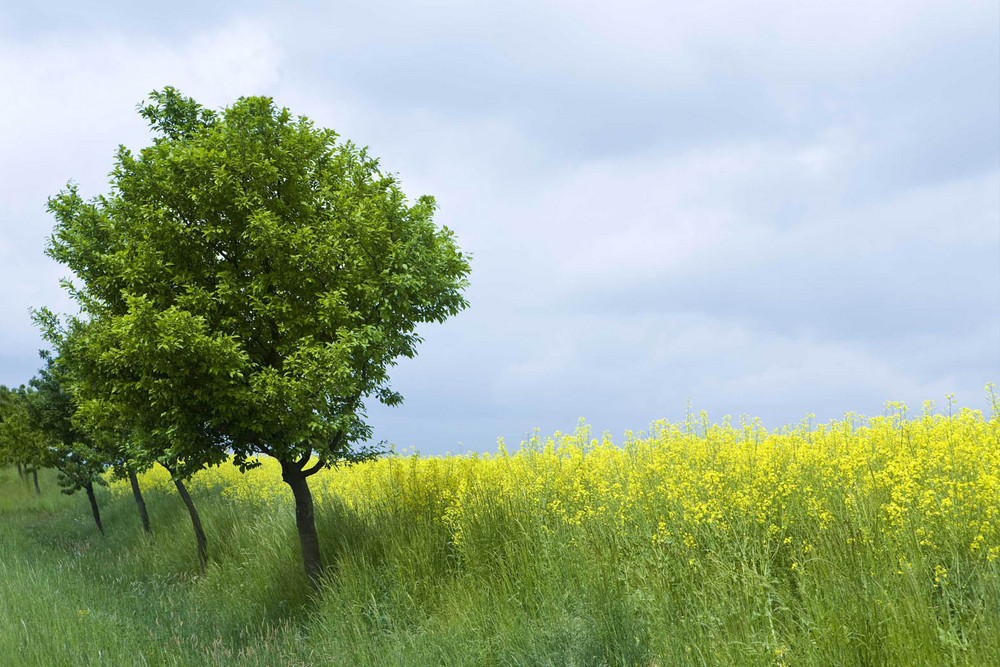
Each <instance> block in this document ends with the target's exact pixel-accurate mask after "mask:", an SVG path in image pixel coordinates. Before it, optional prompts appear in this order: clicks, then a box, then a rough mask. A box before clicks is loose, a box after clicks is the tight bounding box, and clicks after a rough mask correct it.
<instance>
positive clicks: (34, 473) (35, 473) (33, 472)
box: [31, 470, 42, 493]
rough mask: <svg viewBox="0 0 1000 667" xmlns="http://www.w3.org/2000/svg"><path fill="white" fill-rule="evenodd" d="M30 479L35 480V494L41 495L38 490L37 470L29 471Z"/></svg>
mask: <svg viewBox="0 0 1000 667" xmlns="http://www.w3.org/2000/svg"><path fill="white" fill-rule="evenodd" d="M31 477H32V479H34V480H35V493H41V492H42V490H41V489H39V488H38V471H37V470H32V471H31Z"/></svg>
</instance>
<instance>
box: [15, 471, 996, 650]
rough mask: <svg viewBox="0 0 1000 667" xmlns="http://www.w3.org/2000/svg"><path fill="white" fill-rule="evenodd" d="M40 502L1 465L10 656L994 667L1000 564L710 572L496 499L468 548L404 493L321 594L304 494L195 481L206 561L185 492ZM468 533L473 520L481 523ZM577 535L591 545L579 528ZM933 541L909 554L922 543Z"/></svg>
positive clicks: (772, 566) (340, 519)
mask: <svg viewBox="0 0 1000 667" xmlns="http://www.w3.org/2000/svg"><path fill="white" fill-rule="evenodd" d="M41 484H42V492H43V493H42V495H40V496H39V495H36V494H35V493H34V490H33V489H32V488H31V487H30V486H29V485H28V484H25V483H23V482H21V481H20V480H18V478H17V475H16V473H14V472H13V471H11V470H2V471H0V664H18V665H39V666H45V667H50V666H53V665H203V664H204V665H236V664H239V665H297V664H298V665H326V664H330V665H372V666H375V665H379V666H382V665H419V664H429V665H441V664H447V665H605V664H606V665H675V664H691V665H706V664H707V665H734V664H735V665H775V664H787V665H831V664H837V665H912V664H926V665H938V664H942V665H946V664H962V665H989V664H996V662H997V656H1000V578H998V575H1000V572H998V568H997V567H996V563H993V564H991V569H989V568H988V569H978V570H975V571H965V570H963V563H964V562H965V561H964V560H963V559H962V557H961V554H956V555H955V559H954V563H953V567H950V568H949V583H948V585H947V586H935V585H934V584H933V571H932V568H930V565H929V564H928V563H926V562H921V561H920V560H919V558H918V556H915V558H916V560H915V561H914V563H913V566H912V568H911V569H910V571H909V574H908V575H907V576H902V577H901V576H900V575H899V574H898V572H897V571H896V567H895V565H893V564H890V563H886V562H884V561H883V560H882V559H879V558H877V557H875V556H874V555H873V554H874V552H867V551H864V550H862V551H852V550H850V549H845V548H843V544H844V542H843V538H844V537H845V536H844V535H840V534H837V532H836V531H831V532H830V533H829V534H828V537H827V539H828V543H822V542H821V543H819V544H817V545H816V553H815V557H814V558H813V560H812V561H811V562H810V563H808V566H803V568H802V569H801V570H795V571H791V570H790V569H789V564H788V563H782V562H777V561H776V560H775V557H774V553H772V552H768V551H767V549H766V548H765V547H764V546H762V545H761V544H760V543H759V542H750V541H748V542H747V543H746V544H735V543H729V544H719V545H712V546H711V547H710V549H709V552H710V553H712V554H715V555H714V556H713V557H710V558H706V559H705V560H704V562H702V563H701V564H700V565H699V566H698V567H678V564H677V563H674V562H672V561H670V560H668V559H667V558H666V557H664V556H661V555H658V554H662V553H663V552H662V551H657V550H654V549H650V548H646V546H645V545H637V544H631V543H628V542H627V541H625V540H623V539H622V538H621V537H620V535H619V534H618V533H617V532H616V531H615V530H614V527H613V526H612V525H610V524H609V525H608V526H607V528H606V529H597V530H594V531H591V532H590V533H589V534H588V535H587V536H586V537H585V543H582V544H577V545H576V546H573V547H569V546H566V540H565V539H563V538H566V537H567V536H568V535H567V536H559V535H555V536H553V535H551V534H548V533H543V532H542V528H541V525H540V524H538V523H537V522H532V521H531V517H530V515H528V514H525V513H523V512H520V510H519V508H517V507H513V506H510V507H508V506H504V505H503V504H496V505H493V506H492V507H493V510H492V513H490V514H488V515H486V516H484V517H483V518H482V521H481V522H479V523H478V524H477V525H476V526H474V527H470V531H472V532H469V533H468V534H467V535H466V536H465V540H466V541H465V543H464V545H463V549H462V550H461V551H460V552H459V551H458V550H456V549H455V548H454V547H453V545H452V544H451V543H450V541H449V539H448V531H447V529H446V528H445V527H444V526H442V525H441V524H440V523H434V522H428V521H425V520H421V519H420V514H419V513H418V512H417V511H416V510H414V511H412V512H411V511H407V509H406V508H405V507H403V506H394V505H386V506H385V507H384V508H383V509H382V510H380V511H377V512H376V511H369V512H367V513H365V514H358V513H355V512H353V511H351V510H349V509H348V508H346V507H345V506H342V505H339V504H337V503H336V502H328V503H325V504H324V505H322V506H321V507H320V508H319V510H318V517H317V520H318V528H319V531H320V536H321V539H322V540H323V546H324V548H325V553H324V556H325V560H326V562H327V563H329V564H330V567H329V568H328V574H327V578H326V581H325V584H324V586H323V587H322V589H321V592H320V593H318V594H316V595H312V594H310V592H309V590H308V588H307V587H306V585H305V577H304V574H303V573H302V570H301V562H300V559H299V553H298V545H297V538H296V535H295V532H294V519H293V516H292V509H291V507H283V506H281V505H272V504H267V503H264V502H263V501H261V504H259V505H252V504H249V503H242V504H238V503H236V502H235V501H232V500H228V499H226V498H224V497H222V495H221V494H219V493H218V492H217V490H212V489H201V490H198V491H193V495H194V497H195V502H196V503H197V504H198V507H199V510H200V512H201V513H202V516H203V521H204V523H205V529H206V532H207V534H208V538H209V549H210V552H211V564H210V567H209V569H208V572H207V574H206V575H205V576H201V575H200V574H199V570H198V565H197V560H196V554H195V549H194V542H193V536H192V534H191V527H190V524H189V523H188V519H187V515H186V514H185V512H184V509H183V506H182V505H181V503H180V501H179V499H178V498H177V497H176V495H174V494H171V493H168V492H166V491H159V492H157V491H149V492H148V493H147V503H148V505H149V511H150V515H151V518H152V521H153V528H154V534H153V535H152V536H151V537H147V536H146V535H144V534H143V533H142V530H141V528H140V525H139V520H138V517H137V515H136V511H135V507H134V505H133V504H132V502H131V499H130V498H129V497H119V498H116V499H112V498H111V497H110V494H109V493H108V492H107V491H106V490H103V489H101V490H99V499H100V501H101V503H102V511H103V514H104V523H105V526H106V529H107V531H108V535H107V537H106V538H103V539H102V538H101V537H100V536H98V535H97V533H96V530H95V528H94V526H93V523H92V521H91V518H90V513H89V507H88V505H87V501H86V498H85V496H83V495H82V494H80V495H76V496H65V495H62V494H60V493H58V492H57V490H56V487H55V482H54V479H53V475H50V474H47V473H46V474H43V476H42V478H41ZM472 528H474V529H475V530H474V531H473V530H472ZM575 537H577V538H579V537H580V536H579V535H576V536H575ZM918 553H919V552H918V551H917V550H915V551H914V554H918Z"/></svg>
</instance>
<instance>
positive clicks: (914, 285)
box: [0, 0, 1000, 453]
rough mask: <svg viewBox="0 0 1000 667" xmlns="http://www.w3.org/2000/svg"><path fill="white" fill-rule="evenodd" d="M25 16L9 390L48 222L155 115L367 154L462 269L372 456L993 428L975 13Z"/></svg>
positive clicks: (496, 8)
mask: <svg viewBox="0 0 1000 667" xmlns="http://www.w3.org/2000/svg"><path fill="white" fill-rule="evenodd" d="M141 4H143V3H134V2H131V1H128V2H126V1H124V0H120V1H113V2H107V1H105V2H99V3H98V2H86V1H84V2H80V1H75V2H72V3H47V8H40V7H38V6H35V5H32V4H30V3H16V4H15V5H13V6H7V7H5V8H4V11H3V13H2V14H0V99H2V100H3V104H2V105H0V232H2V234H0V287H2V294H0V383H5V384H8V385H12V384H20V383H22V382H25V381H27V380H28V378H29V377H30V376H31V375H32V373H33V372H34V371H35V369H36V368H37V367H38V365H39V360H38V357H37V349H38V348H39V347H40V346H41V341H40V339H39V337H38V335H37V334H36V332H35V331H34V330H33V328H32V325H31V322H30V320H29V317H28V309H29V307H32V306H41V305H48V306H50V307H53V308H55V309H56V310H61V311H63V312H67V311H69V310H70V309H71V306H70V304H69V301H68V299H67V298H66V296H65V295H64V294H63V293H62V291H61V290H60V287H59V284H58V281H59V279H60V278H61V277H65V276H66V271H65V270H64V269H63V268H62V267H60V266H58V265H56V264H54V263H53V262H51V261H50V260H48V259H46V258H45V257H44V256H43V254H42V252H43V247H44V244H45V239H46V238H47V236H48V234H49V233H50V231H51V228H52V224H53V221H52V219H51V218H50V217H49V216H48V215H47V214H46V212H45V201H46V198H47V197H48V196H50V195H53V194H55V193H56V192H58V191H59V190H60V189H61V188H62V187H63V186H64V185H65V183H66V182H67V181H68V180H70V179H72V180H74V181H76V182H78V183H79V184H80V186H81V190H82V192H83V194H84V195H85V196H94V195H97V194H101V193H103V192H106V191H107V180H108V179H107V173H108V171H109V170H110V168H111V165H112V155H113V152H114V149H115V147H116V146H117V145H118V144H119V143H123V144H126V145H128V146H130V147H133V148H138V147H141V146H143V145H145V144H146V143H147V142H148V141H149V134H148V132H147V130H146V126H145V123H144V122H143V121H142V119H141V118H139V116H138V115H137V114H136V113H135V105H136V103H138V102H139V101H141V100H142V99H143V98H144V96H145V95H146V93H148V92H149V91H151V90H153V89H154V88H162V87H163V86H165V85H173V86H176V87H178V88H179V89H180V90H181V91H182V92H184V93H185V94H188V95H191V96H193V97H195V98H196V99H197V100H199V101H200V102H202V103H203V104H205V105H206V106H212V107H219V106H222V105H225V104H228V103H231V102H232V101H233V100H235V99H236V98H237V97H239V96H241V95H253V94H265V95H271V96H273V97H274V98H275V100H276V101H277V102H278V104H280V105H283V106H287V107H289V108H290V109H291V110H292V111H293V112H294V113H296V114H303V115H306V116H309V117H310V118H312V119H313V120H314V121H316V122H317V124H319V125H322V126H326V127H331V128H333V129H335V130H337V131H338V132H340V133H341V135H342V136H344V137H346V138H350V139H352V140H353V141H355V142H356V143H359V144H363V145H368V146H369V147H370V149H371V151H372V153H373V154H374V155H376V156H379V157H380V158H381V160H382V165H383V167H384V168H385V169H387V170H388V171H392V172H395V173H397V174H398V175H399V177H400V179H401V181H402V184H403V187H404V190H405V191H406V192H407V193H408V194H409V195H410V196H413V197H416V196H419V195H421V194H432V195H434V196H435V197H436V198H437V200H438V203H439V204H440V207H441V208H440V211H439V212H438V215H437V218H436V219H437V222H438V223H439V224H444V225H447V226H449V227H451V228H452V229H454V230H455V231H456V233H457V236H458V240H459V243H460V245H461V246H462V248H463V249H465V250H467V251H469V252H471V253H472V255H473V262H472V266H473V271H472V276H471V281H472V285H471V287H470V289H469V290H468V298H469V300H470V302H471V307H470V308H469V309H468V310H467V311H466V312H464V313H463V314H461V315H459V316H458V317H456V318H454V319H452V320H450V321H448V322H447V323H445V324H438V325H433V326H426V327H424V328H422V329H421V332H422V334H423V335H424V336H425V338H426V341H425V343H424V344H423V346H422V347H421V348H420V351H419V355H418V356H417V358H416V359H414V360H404V361H403V362H402V363H400V365H399V366H398V367H397V368H396V369H395V372H394V374H393V379H394V385H395V388H396V389H397V390H399V391H401V392H402V393H403V395H404V396H405V398H406V402H405V403H404V405H403V406H401V407H397V408H392V409H387V408H382V407H375V408H373V409H372V410H371V412H370V416H371V418H372V423H373V425H374V427H375V437H376V439H378V440H387V441H390V442H393V443H395V444H396V445H397V447H398V448H400V449H405V448H417V449H419V450H420V451H421V452H424V453H443V452H445V451H455V452H457V451H469V450H490V449H493V447H494V446H495V442H496V439H497V437H498V436H503V437H504V438H505V439H506V440H507V441H508V444H516V443H517V442H519V441H520V440H521V439H522V438H523V437H525V435H526V434H529V433H530V432H531V431H532V429H534V428H536V427H537V428H540V429H541V431H542V433H543V434H544V433H551V432H552V431H554V430H556V429H562V430H570V429H572V428H573V426H574V425H575V423H576V421H577V419H578V418H579V417H585V418H586V419H587V420H588V422H590V423H591V424H592V425H593V426H594V428H595V430H597V431H598V432H600V431H602V430H608V431H610V432H611V433H612V435H613V436H614V437H615V439H616V441H619V440H620V438H621V434H622V432H623V431H624V430H625V429H629V428H630V429H635V430H640V429H644V428H646V427H647V426H648V424H649V423H650V422H651V421H653V420H656V419H661V418H667V419H671V420H678V419H683V416H684V413H685V409H686V404H687V401H688V400H689V399H690V401H691V403H692V405H693V406H694V409H695V410H699V409H704V410H707V411H708V413H709V416H710V417H711V418H712V419H713V420H721V419H722V418H723V417H724V416H726V415H733V416H734V417H738V416H739V415H741V414H749V415H752V416H759V417H761V418H762V419H763V420H764V422H765V424H766V425H768V426H771V427H775V426H780V425H782V424H786V423H794V422H798V421H800V420H801V419H803V418H804V417H805V416H806V415H807V414H809V413H814V414H815V415H816V418H817V419H818V420H819V421H826V420H829V419H831V418H836V417H839V416H841V415H843V414H844V413H845V412H848V411H852V412H859V413H866V414H880V413H881V412H882V411H883V407H884V404H885V402H886V401H896V400H901V401H905V402H907V403H908V404H910V406H911V407H912V408H914V409H917V410H919V408H920V406H921V403H922V402H923V401H924V400H927V399H930V400H934V401H935V402H937V403H938V404H939V405H940V404H944V403H946V398H945V395H946V394H948V393H954V394H955V395H956V400H957V402H958V403H959V404H960V405H965V406H969V407H973V408H977V409H983V410H984V411H986V410H988V404H987V401H986V400H985V394H984V390H983V388H984V386H985V385H986V384H987V383H988V382H997V381H998V380H1000V5H998V4H997V2H996V1H995V0H987V1H984V2H962V1H957V2H956V1H951V0H949V1H939V2H930V3H928V2H921V1H920V0H916V1H914V0H908V1H907V2H902V1H898V2H897V1H891V0H890V1H880V2H877V3H871V2H867V1H864V2H860V1H859V2H852V1H850V0H848V1H841V2H836V3H803V2H795V1H792V2H767V3H742V2H713V1H703V2H690V1H688V2H682V3H680V2H678V3H670V4H667V3H663V2H637V3H621V2H618V3H609V2H602V3H596V2H595V3H583V2H578V1H577V2H568V1H557V2H547V3H546V2H539V1H537V0H533V1H531V2H518V1H516V0H514V1H512V0H504V1H503V2H487V1H484V0H478V1H476V2H437V3H430V4H423V5H420V6H418V5H417V4H415V3H399V4H396V5H390V4H385V3H374V2H341V3H300V4H298V5H295V4H292V3H277V2H239V3H228V2H204V1H199V2H192V1H189V0H181V1H179V2H173V3H171V4H170V6H169V7H165V6H163V5H162V4H153V3H149V4H148V8H146V7H144V6H141Z"/></svg>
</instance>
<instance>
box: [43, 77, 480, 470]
mask: <svg viewBox="0 0 1000 667" xmlns="http://www.w3.org/2000/svg"><path fill="white" fill-rule="evenodd" d="M140 113H141V114H142V115H143V116H144V117H145V118H146V119H147V120H148V121H149V123H150V126H151V127H152V129H153V130H154V132H156V133H157V137H156V139H155V140H154V142H153V144H152V145H151V146H149V147H147V148H145V149H143V150H141V151H140V152H139V153H138V154H137V155H136V154H133V153H132V152H131V151H129V150H128V149H126V148H124V147H122V148H120V149H119V151H118V153H117V156H116V165H115V168H114V171H113V172H112V175H111V177H112V189H111V192H110V193H109V194H108V195H106V196H102V197H98V198H96V199H93V200H90V201H85V200H84V199H83V198H82V197H81V196H80V195H79V194H78V191H77V189H76V188H75V187H74V186H70V187H69V188H68V189H67V190H66V191H64V192H62V193H61V194H60V195H58V196H56V197H54V198H52V200H50V210H51V211H52V213H53V215H54V216H55V218H56V221H57V224H56V229H55V233H54V235H53V238H52V242H51V244H50V246H49V249H48V252H49V254H50V256H52V257H53V258H55V259H57V260H58V261H60V262H62V263H64V264H66V265H67V266H68V267H69V268H71V269H72V270H73V272H74V273H75V274H76V276H77V277H78V278H79V282H78V283H77V284H70V285H69V287H70V292H71V294H72V295H73V296H74V298H75V299H76V300H77V301H78V303H79V304H80V306H81V308H82V309H83V311H84V312H85V314H86V316H87V317H88V318H89V322H88V325H87V327H86V330H85V333H84V334H83V336H82V338H81V344H80V347H79V349H80V351H81V354H84V355H86V358H87V361H88V363H87V364H86V365H85V366H86V368H87V369H89V370H88V374H87V377H86V378H85V379H83V380H81V381H84V382H85V384H86V385H87V387H88V389H87V391H85V392H84V393H85V395H86V396H87V397H88V400H95V401H101V400H104V401H114V402H116V403H118V404H119V406H120V408H119V411H120V412H123V413H126V414H128V415H129V416H130V418H132V419H134V420H135V422H136V425H137V428H136V431H137V433H139V434H141V436H142V437H144V438H145V439H146V440H145V445H146V447H147V448H166V449H168V450H169V453H170V455H171V457H172V458H173V459H175V460H178V461H180V462H181V463H183V464H186V466H187V468H188V470H189V471H190V470H196V469H198V468H200V467H202V466H203V465H206V464H212V463H217V462H219V461H221V460H222V459H223V458H225V456H226V455H227V453H228V452H229V451H232V452H234V453H235V455H236V461H237V463H238V464H239V465H246V464H247V463H248V462H249V463H252V460H251V459H250V457H251V456H252V455H253V454H254V453H255V452H265V453H268V454H271V455H273V456H275V457H277V458H279V459H281V460H284V461H286V462H301V461H305V460H308V458H309V457H310V456H311V455H313V454H315V455H316V456H317V457H318V459H317V463H318V465H319V466H323V465H326V464H328V463H329V462H332V461H336V460H338V459H339V458H342V457H344V456H345V455H346V454H348V453H349V452H350V450H351V445H352V444H353V443H356V442H358V441H360V440H363V439H364V438H366V437H367V436H368V435H369V433H370V428H369V426H368V424H367V423H366V421H365V418H364V413H363V405H362V399H363V398H364V397H366V396H369V395H374V396H375V397H377V398H378V399H379V400H381V401H383V402H385V403H387V404H394V403H397V402H399V401H400V400H401V397H400V396H399V395H398V394H397V393H395V392H394V391H393V390H392V389H391V388H390V386H389V383H388V370H389V368H390V367H391V365H392V364H394V363H395V360H396V359H397V358H398V357H400V356H412V355H413V354H414V353H415V350H416V345H417V343H418V342H419V340H420V337H419V336H418V335H417V333H416V331H415V327H416V325H417V324H419V323H421V322H428V321H441V320H443V319H445V318H446V317H448V316H449V315H453V314H455V313H457V312H458V311H459V310H461V309H462V308H464V307H465V305H466V302H465V300H464V299H463V298H462V296H461V290H462V288H463V287H464V286H465V284H466V283H465V277H466V275H467V273H468V263H467V259H466V257H465V256H464V255H462V253H461V252H460V251H459V250H458V248H457V246H456V245H455V242H454V238H453V235H452V234H451V232H450V231H448V230H447V229H439V228H437V227H435V225H434V224H433V222H432V215H433V211H434V208H435V204H434V200H433V199H432V198H430V197H421V198H420V199H418V200H417V201H416V203H414V204H412V205H409V204H407V202H406V199H405V197H404V195H403V193H402V191H401V190H400V188H399V184H398V182H397V181H396V179H395V177H393V176H391V175H388V174H384V173H382V171H381V170H380V168H379V165H378V162H377V160H375V159H373V158H371V157H370V156H369V155H368V153H367V152H366V151H365V150H363V149H359V148H357V147H356V146H354V145H353V144H352V143H350V142H343V143H341V142H339V141H338V136H337V134H336V133H335V132H333V131H332V130H325V129H317V128H316V127H315V126H314V125H313V124H312V123H311V122H310V121H309V120H308V119H306V118H304V117H297V118H296V117H293V116H292V115H291V113H290V112H289V111H288V110H287V109H282V108H278V107H276V106H275V105H274V103H273V102H272V101H271V99H270V98H262V97H251V98H241V99H240V100H239V101H237V102H236V103H235V104H233V105H232V106H230V107H227V108H225V109H223V110H222V111H220V112H218V113H217V112H213V111H208V110H205V109H203V108H202V107H200V106H199V105H198V104H197V103H196V102H194V101H193V100H191V99H189V98H185V97H183V96H181V95H180V94H179V93H177V92H176V91H175V90H173V89H171V88H166V89H164V91H162V92H158V93H153V94H152V95H151V98H150V104H149V105H147V106H145V107H143V108H141V109H140ZM84 411H85V412H88V411H89V413H90V414H94V413H96V412H98V410H97V409H95V408H93V407H91V408H89V409H88V408H86V406H85V407H84ZM300 468H301V466H300Z"/></svg>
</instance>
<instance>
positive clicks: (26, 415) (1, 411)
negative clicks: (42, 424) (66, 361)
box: [0, 385, 47, 493]
mask: <svg viewBox="0 0 1000 667" xmlns="http://www.w3.org/2000/svg"><path fill="white" fill-rule="evenodd" d="M32 393H33V391H32V390H31V389H30V388H28V387H25V386H24V385H21V386H20V387H18V388H16V389H8V388H7V387H5V386H4V385H0V464H10V463H14V464H16V465H17V467H18V469H19V470H20V471H22V472H23V474H24V476H25V478H27V476H29V475H30V476H31V477H32V479H33V480H34V484H35V492H36V493H41V489H40V488H39V487H38V471H39V470H40V469H41V468H43V467H44V466H45V464H46V460H45V454H46V451H47V450H46V443H45V437H44V434H43V433H42V432H40V431H39V430H38V429H37V428H35V427H34V424H33V423H32V420H31V413H30V409H29V402H30V400H31V394H32Z"/></svg>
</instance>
